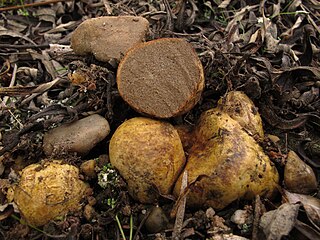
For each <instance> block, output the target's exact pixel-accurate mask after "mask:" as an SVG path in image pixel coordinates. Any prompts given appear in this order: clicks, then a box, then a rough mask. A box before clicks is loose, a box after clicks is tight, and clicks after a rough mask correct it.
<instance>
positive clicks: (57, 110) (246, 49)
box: [0, 0, 320, 239]
mask: <svg viewBox="0 0 320 240" xmlns="http://www.w3.org/2000/svg"><path fill="white" fill-rule="evenodd" d="M45 2H46V1H43V3H45ZM47 2H48V3H47V4H42V3H41V1H25V4H29V6H28V7H27V6H26V7H18V8H16V9H14V10H6V8H8V7H14V6H17V5H20V4H21V1H4V3H3V2H2V3H1V4H2V5H0V11H1V16H0V78H1V82H0V96H1V101H0V105H1V111H0V123H1V125H0V126H1V127H0V130H1V132H0V134H1V136H0V140H1V149H0V170H1V171H0V173H1V179H0V180H1V181H0V182H1V184H0V188H1V192H0V199H1V209H0V210H1V211H0V219H1V221H0V235H1V237H0V238H3V239H51V238H52V239H57V238H58V239H66V238H72V239H93V238H95V239H120V233H119V230H118V229H119V228H118V225H117V222H116V221H115V219H116V216H117V218H118V219H119V218H120V219H121V225H122V228H123V230H124V232H125V235H126V236H128V237H129V235H130V229H133V231H134V232H135V234H134V239H168V238H170V237H171V236H179V237H180V238H181V239H206V238H207V239H250V238H252V239H281V238H282V237H286V239H297V238H296V237H295V236H298V237H300V239H317V238H319V236H320V226H319V193H318V191H319V190H318V191H317V192H314V193H313V195H312V196H311V195H303V194H299V193H290V192H288V191H286V190H283V187H284V186H283V185H281V186H279V192H280V193H281V195H282V197H283V199H282V200H281V199H275V200H274V201H273V202H270V201H267V200H265V199H261V200H260V198H259V196H257V197H256V200H255V201H254V202H250V201H243V200H241V201H237V202H235V203H233V204H232V205H230V206H229V207H228V208H226V209H224V210H222V211H219V212H214V211H213V212H212V211H211V210H209V209H203V210H198V211H194V210H192V209H183V208H185V207H184V203H183V200H182V202H181V203H177V204H178V205H177V206H178V207H179V211H178V213H177V216H176V218H177V220H176V224H175V225H174V222H175V221H174V219H171V221H170V222H171V224H172V225H170V224H169V225H168V226H166V229H164V230H163V231H162V232H161V233H157V234H154V233H148V232H147V231H146V229H145V227H144V226H143V223H144V221H145V220H146V218H147V215H146V212H148V211H149V210H150V206H147V205H141V204H139V203H136V202H134V201H133V200H132V199H130V198H129V196H128V194H127V191H126V188H125V184H124V183H123V182H122V180H121V179H120V180H119V182H118V184H117V185H116V186H112V187H106V188H102V187H100V186H99V185H98V184H97V183H94V182H93V181H92V180H91V182H90V183H91V185H92V191H93V196H92V198H93V199H94V200H93V199H91V200H92V201H94V202H95V204H94V205H93V206H94V212H93V213H92V214H93V215H92V216H93V219H95V220H94V221H88V220H86V219H85V218H83V217H82V216H81V214H78V215H77V214H69V215H67V216H65V218H63V219H60V220H55V221H52V222H50V223H48V224H46V225H45V226H44V227H43V228H42V229H34V228H32V227H31V226H27V225H24V224H22V223H20V222H19V221H17V220H16V218H17V217H16V216H19V215H18V213H17V212H14V209H15V206H12V205H11V204H8V202H7V198H8V196H6V195H10V194H9V192H10V185H11V184H12V183H14V182H15V181H17V179H16V178H17V176H18V175H17V173H18V172H19V171H20V170H21V169H22V168H23V167H25V166H27V165H29V164H31V163H37V162H38V161H39V160H40V159H42V158H44V153H43V149H42V140H43V135H44V133H45V132H47V131H48V130H49V129H51V128H53V127H56V126H59V125H61V124H64V123H71V122H73V121H75V120H77V119H79V118H80V117H84V116H88V115H91V114H94V113H98V114H100V115H102V116H105V117H106V119H107V120H108V121H109V123H110V128H111V131H114V129H116V127H117V126H119V125H120V124H121V123H122V122H123V121H124V120H125V119H128V118H131V117H134V116H136V115H137V114H136V113H135V112H134V111H133V110H132V109H131V108H130V107H129V106H128V105H127V104H126V103H124V102H123V100H122V99H121V98H120V96H119V94H118V90H117V87H116V81H115V76H116V69H117V64H118V63H117V61H114V60H110V61H109V62H107V63H102V62H99V61H97V60H95V59H94V57H92V56H88V57H83V56H77V55H75V54H74V53H73V52H72V49H71V48H70V37H71V34H72V32H73V31H74V30H75V29H76V27H77V26H78V25H79V24H80V23H81V22H83V21H84V20H86V19H89V18H94V17H99V16H108V15H109V16H119V15H136V16H142V17H145V18H146V19H147V20H148V21H149V23H150V35H149V37H148V40H152V39H157V38H161V37H179V38H185V39H187V40H188V41H189V42H190V43H191V44H192V45H193V47H194V48H195V49H196V51H197V53H198V56H199V57H200V59H201V62H202V65H203V66H204V72H205V79H206V85H205V90H204V92H203V94H202V99H201V101H200V103H199V104H198V105H197V106H196V107H195V108H193V109H192V110H191V111H190V112H189V113H187V114H186V115H185V116H183V117H182V118H181V119H172V120H171V121H172V122H176V123H181V122H182V123H185V124H194V123H195V122H196V121H197V119H198V117H199V115H200V114H201V112H203V111H205V110H207V109H209V108H211V107H212V106H215V105H216V104H217V101H218V99H219V98H220V96H223V95H224V94H225V93H226V92H228V91H230V90H241V91H244V92H245V93H246V94H247V95H248V96H249V97H250V98H251V99H252V100H253V101H254V102H255V104H256V105H257V106H258V107H259V112H260V114H261V115H262V117H263V120H264V128H265V132H266V133H268V134H272V135H276V136H277V137H279V139H280V141H279V142H276V143H274V142H272V141H270V140H268V139H266V140H265V141H264V142H263V143H262V146H263V147H264V149H265V151H266V152H267V154H268V155H269V157H270V158H271V160H272V161H274V163H275V164H276V166H277V168H278V170H279V172H280V173H281V172H282V173H283V169H284V165H285V161H286V160H285V159H286V156H287V153H288V152H289V150H293V151H296V152H297V153H298V154H299V156H300V157H301V159H302V160H304V161H305V162H306V163H307V164H309V165H310V166H311V167H312V168H313V170H314V171H315V173H316V174H317V175H319V168H320V167H319V166H320V162H319V161H320V134H319V126H320V97H319V89H320V72H319V53H320V50H319V49H320V42H319V39H320V36H319V34H320V19H319V18H320V12H319V11H320V7H319V3H318V2H317V1H315V0H307V1H288V0H278V1H277V0H274V1H248V0H241V1H235V0H225V1H205V0H204V1H196V0H189V1H183V0H176V1H174V0H163V1H135V0H134V1H127V0H122V1H118V0H114V1H104V0H103V1H98V0H97V1H47ZM53 2H54V3H53ZM39 3H41V4H39ZM75 70H77V71H78V72H79V74H78V75H74V77H73V78H70V72H71V71H75ZM77 77H78V78H77ZM79 78H81V79H80V80H83V79H84V84H82V83H83V82H81V84H79V81H77V80H79ZM89 79H90V81H89ZM109 139H110V136H109V137H107V139H106V140H105V142H104V143H102V146H104V147H105V149H107V148H106V146H107V142H108V140H109ZM99 149H101V148H94V149H93V150H92V152H91V153H90V154H89V156H87V158H88V159H93V158H96V159H98V160H97V166H96V168H97V169H98V170H97V171H102V170H103V169H104V166H106V165H107V163H108V162H109V161H108V156H107V152H106V151H101V150H99ZM59 154H60V155H59ZM59 154H58V155H57V156H55V157H61V158H62V157H63V158H64V159H66V161H67V162H69V163H73V164H75V165H78V166H79V165H80V164H81V162H82V160H81V159H80V158H79V157H77V156H74V155H72V156H71V155H70V154H67V153H66V152H63V151H62V152H60V153H59ZM107 199H113V200H114V201H115V204H112V206H111V205H110V204H108V203H107ZM182 199H184V196H182ZM86 201H89V200H86ZM245 206H251V208H252V211H251V214H252V219H253V222H251V223H248V224H242V225H241V226H240V225H239V226H237V225H235V224H234V223H232V222H231V220H230V219H231V216H232V215H233V214H234V213H235V212H236V211H237V210H242V211H243V209H245ZM161 207H162V208H163V210H164V211H165V212H167V213H169V212H170V211H171V210H172V208H173V203H172V202H171V203H170V201H169V203H168V202H167V201H165V202H164V203H162V205H161ZM184 210H185V211H184ZM130 216H133V223H132V224H131V225H130ZM288 216H290V217H288ZM143 219H144V220H143Z"/></svg>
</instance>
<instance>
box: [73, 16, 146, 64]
mask: <svg viewBox="0 0 320 240" xmlns="http://www.w3.org/2000/svg"><path fill="white" fill-rule="evenodd" d="M148 31H149V22H148V20H147V19H145V18H143V17H136V16H117V17H114V16H107V17H98V18H92V19H88V20H86V21H84V22H83V23H81V24H80V25H79V26H78V28H77V29H76V30H75V31H74V32H73V34H72V36H71V47H72V48H73V50H74V52H75V53H76V54H79V55H86V54H90V53H92V54H93V55H94V56H95V58H96V59H98V60H100V61H103V62H107V61H109V60H110V59H112V58H115V59H117V60H120V59H121V57H122V56H123V55H124V54H125V53H126V52H127V50H128V49H129V48H131V47H132V46H133V45H135V44H137V43H140V42H143V41H144V40H145V36H146V34H147V32H148Z"/></svg>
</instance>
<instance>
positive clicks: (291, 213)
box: [260, 203, 300, 240]
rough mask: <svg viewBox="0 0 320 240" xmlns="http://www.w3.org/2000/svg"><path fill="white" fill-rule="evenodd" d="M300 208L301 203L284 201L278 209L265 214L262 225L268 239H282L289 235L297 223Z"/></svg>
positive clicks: (261, 221)
mask: <svg viewBox="0 0 320 240" xmlns="http://www.w3.org/2000/svg"><path fill="white" fill-rule="evenodd" d="M299 208H300V204H289V203H284V204H282V205H281V206H280V207H279V208H278V209H276V210H273V211H269V212H266V213H265V214H263V215H262V217H261V220H260V227H261V228H262V230H263V232H264V234H265V235H266V237H267V240H281V238H282V237H283V236H287V235H288V234H289V233H290V231H291V230H292V228H293V227H294V225H295V223H296V220H297V216H298V212H299Z"/></svg>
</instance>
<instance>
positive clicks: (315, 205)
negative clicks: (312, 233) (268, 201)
mask: <svg viewBox="0 0 320 240" xmlns="http://www.w3.org/2000/svg"><path fill="white" fill-rule="evenodd" d="M284 193H285V197H286V199H287V200H288V202H289V203H291V204H294V203H302V205H303V207H304V209H305V210H306V213H307V216H308V218H309V220H310V222H312V223H313V225H314V226H315V227H316V228H317V229H318V231H320V199H318V198H315V197H312V196H309V195H303V194H297V193H291V192H288V191H286V190H284Z"/></svg>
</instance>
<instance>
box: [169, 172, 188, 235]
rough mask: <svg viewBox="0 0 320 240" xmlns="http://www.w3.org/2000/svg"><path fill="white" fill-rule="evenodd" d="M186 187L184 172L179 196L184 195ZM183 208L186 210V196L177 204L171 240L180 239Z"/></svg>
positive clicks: (186, 177) (186, 178)
mask: <svg viewBox="0 0 320 240" xmlns="http://www.w3.org/2000/svg"><path fill="white" fill-rule="evenodd" d="M187 186H188V173H187V171H184V172H183V175H182V183H181V189H180V194H184V192H185V189H186V187H187ZM185 208H186V195H184V196H183V197H182V199H181V201H180V202H179V207H178V211H177V216H176V221H175V223H174V228H173V232H172V239H173V240H176V239H181V231H182V225H183V219H184V213H185Z"/></svg>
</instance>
